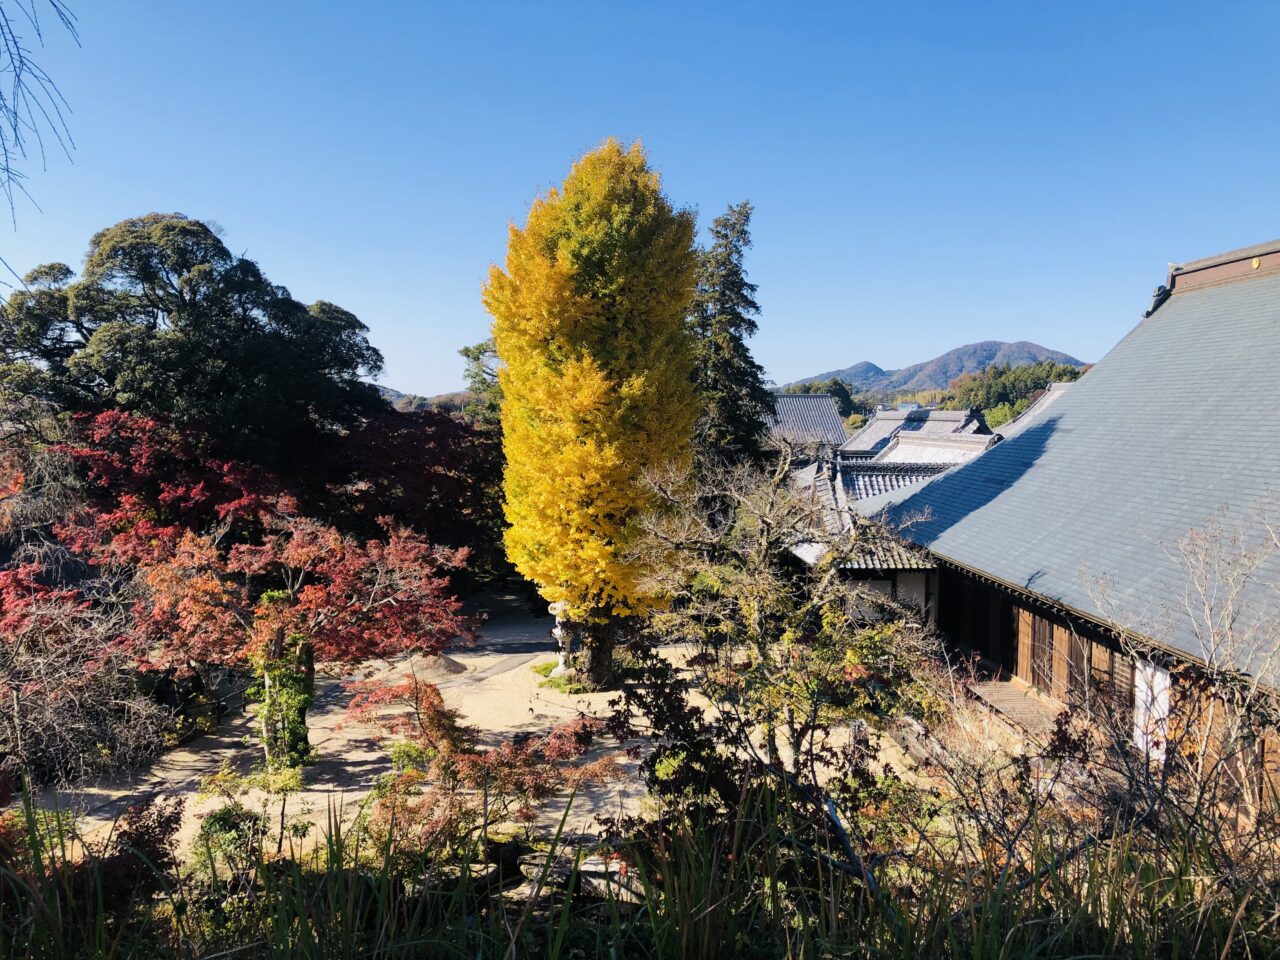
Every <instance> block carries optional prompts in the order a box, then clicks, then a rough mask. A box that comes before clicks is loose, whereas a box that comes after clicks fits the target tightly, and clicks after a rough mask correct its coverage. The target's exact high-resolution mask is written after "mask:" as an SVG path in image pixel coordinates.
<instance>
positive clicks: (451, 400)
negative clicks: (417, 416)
mask: <svg viewBox="0 0 1280 960" xmlns="http://www.w3.org/2000/svg"><path fill="white" fill-rule="evenodd" d="M374 386H375V387H377V389H378V392H379V393H380V394H382V395H383V396H384V397H386V398H387V402H388V403H390V404H391V405H392V406H393V407H395V408H396V409H397V410H399V411H400V412H401V413H411V412H412V411H414V410H445V411H448V412H452V413H456V412H458V411H459V410H461V409H462V408H463V407H464V406H465V405H466V403H467V401H468V400H470V399H471V393H470V391H468V390H459V391H457V392H456V393H441V394H438V395H436V396H434V397H420V396H418V395H417V394H416V393H401V392H400V391H399V390H393V389H391V387H384V386H383V385H382V384H380V383H375V384H374Z"/></svg>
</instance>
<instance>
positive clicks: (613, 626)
mask: <svg viewBox="0 0 1280 960" xmlns="http://www.w3.org/2000/svg"><path fill="white" fill-rule="evenodd" d="M579 630H580V632H579V636H580V637H581V639H582V643H581V646H580V648H579V652H578V664H579V666H578V678H579V680H581V682H582V684H583V685H584V686H586V687H587V688H588V689H590V690H607V689H609V688H610V687H612V686H613V684H614V680H615V676H614V670H613V649H614V647H615V646H617V642H618V621H617V620H616V619H614V618H613V617H610V618H608V619H607V620H605V621H604V622H603V623H589V624H583V625H582V626H581V627H580V628H579Z"/></svg>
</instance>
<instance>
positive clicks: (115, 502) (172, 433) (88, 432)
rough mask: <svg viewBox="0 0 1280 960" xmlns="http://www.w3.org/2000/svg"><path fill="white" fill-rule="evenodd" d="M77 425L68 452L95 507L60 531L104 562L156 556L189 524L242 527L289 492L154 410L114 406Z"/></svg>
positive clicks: (74, 545)
mask: <svg viewBox="0 0 1280 960" xmlns="http://www.w3.org/2000/svg"><path fill="white" fill-rule="evenodd" d="M76 425H77V429H78V442H77V443H74V444H68V445H66V446H65V447H64V452H65V453H66V454H67V455H69V456H70V457H71V459H72V460H73V461H74V462H75V463H76V465H77V467H78V468H79V470H80V471H81V473H82V474H83V475H84V478H85V484H86V487H87V490H88V494H89V510H88V511H87V512H86V513H84V514H82V515H81V516H78V517H76V518H74V519H73V520H72V521H71V522H68V523H65V524H63V525H62V526H61V527H60V528H59V531H58V532H59V536H60V537H62V539H63V540H64V541H66V542H67V544H68V545H69V546H71V547H72V548H73V549H76V550H78V551H79V552H81V553H83V554H85V555H87V556H91V557H92V558H93V559H94V560H96V561H98V562H103V561H107V560H111V561H116V562H124V563H141V562H148V561H154V560H156V559H159V558H161V557H163V556H164V555H165V554H166V553H167V552H168V551H170V550H172V549H173V546H174V544H176V542H177V541H178V539H180V537H181V536H182V534H183V533H184V532H185V531H204V530H210V529H212V528H214V527H223V528H226V529H227V530H228V532H237V531H239V530H241V529H242V528H244V527H246V526H251V525H252V523H253V521H254V520H255V519H256V517H257V516H258V515H259V514H260V513H261V512H262V511H263V510H265V509H267V508H268V507H269V505H270V504H271V503H272V502H273V501H277V500H279V499H280V498H281V497H282V496H284V495H285V491H283V490H281V489H280V487H279V485H278V484H277V483H276V482H275V481H274V480H273V479H272V478H270V477H269V476H267V475H266V474H264V473H262V472H261V471H259V470H257V469H256V468H254V467H252V466H250V465H248V464H244V463H240V462H238V461H235V460H228V459H224V458H221V457H218V456H216V455H214V454H212V453H211V452H210V447H209V445H208V443H207V441H206V440H205V439H204V438H203V437H201V436H200V435H199V434H196V433H194V432H192V431H188V430H179V429H177V428H175V427H172V426H169V425H167V424H165V423H163V422H161V421H160V420H157V419H155V418H153V417H144V416H141V415H139V414H136V413H127V412H125V411H123V410H107V411H105V412H103V413H99V414H97V415H90V414H84V415H81V416H80V417H77V419H76Z"/></svg>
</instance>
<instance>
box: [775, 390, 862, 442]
mask: <svg viewBox="0 0 1280 960" xmlns="http://www.w3.org/2000/svg"><path fill="white" fill-rule="evenodd" d="M769 427H770V429H771V430H773V431H774V432H775V433H778V434H781V435H782V436H784V437H786V438H787V439H788V440H791V441H792V442H795V443H825V444H831V445H833V446H839V445H840V444H842V443H844V440H845V436H846V434H845V430H844V420H842V419H841V418H840V411H839V410H838V409H836V398H835V397H833V396H831V395H830V394H828V393H780V394H778V395H777V396H775V397H774V416H773V421H772V422H771V423H770V424H769Z"/></svg>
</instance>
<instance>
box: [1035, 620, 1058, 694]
mask: <svg viewBox="0 0 1280 960" xmlns="http://www.w3.org/2000/svg"><path fill="white" fill-rule="evenodd" d="M1031 682H1032V683H1033V684H1035V685H1036V686H1037V687H1039V688H1040V689H1041V690H1044V691H1045V692H1046V693H1047V692H1050V691H1052V690H1053V624H1052V623H1050V622H1049V621H1048V620H1046V619H1045V618H1044V617H1037V616H1036V615H1034V614H1032V615H1031Z"/></svg>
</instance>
